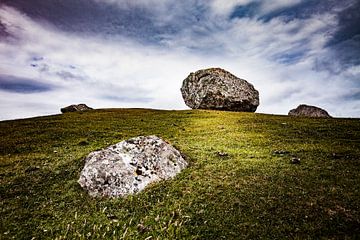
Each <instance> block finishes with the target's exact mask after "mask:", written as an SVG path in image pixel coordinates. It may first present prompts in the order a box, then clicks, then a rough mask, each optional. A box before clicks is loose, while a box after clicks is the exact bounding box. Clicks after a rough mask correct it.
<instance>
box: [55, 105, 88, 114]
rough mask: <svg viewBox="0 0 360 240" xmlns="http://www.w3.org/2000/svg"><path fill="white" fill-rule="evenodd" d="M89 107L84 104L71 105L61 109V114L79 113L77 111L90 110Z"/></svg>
mask: <svg viewBox="0 0 360 240" xmlns="http://www.w3.org/2000/svg"><path fill="white" fill-rule="evenodd" d="M91 109H92V108H91V107H88V106H87V105H86V104H83V103H80V104H77V105H76V104H73V105H70V106H67V107H64V108H61V109H60V110H61V112H62V113H67V112H79V111H86V110H91Z"/></svg>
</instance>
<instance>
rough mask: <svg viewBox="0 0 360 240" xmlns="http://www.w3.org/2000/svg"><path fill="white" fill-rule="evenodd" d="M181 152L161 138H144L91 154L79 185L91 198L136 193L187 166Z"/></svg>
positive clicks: (134, 139) (126, 141) (123, 142)
mask: <svg viewBox="0 0 360 240" xmlns="http://www.w3.org/2000/svg"><path fill="white" fill-rule="evenodd" d="M187 165H188V164H187V162H186V161H185V160H184V158H183V157H182V155H181V153H180V152H179V151H178V150H176V149H175V148H174V147H172V146H171V145H170V144H168V143H166V142H165V141H164V140H162V139H161V138H159V137H157V136H147V137H144V136H140V137H136V138H131V139H129V140H125V141H122V142H119V143H117V144H115V145H112V146H110V147H107V148H105V149H102V150H100V151H95V152H92V153H90V154H89V155H88V156H87V157H86V159H85V166H84V168H83V170H82V172H81V175H80V179H79V181H78V182H79V184H80V185H81V187H83V188H84V189H86V190H87V191H88V192H89V194H90V195H91V196H94V197H95V196H105V197H119V196H126V195H129V194H135V193H137V192H139V191H141V190H143V189H144V188H145V187H146V186H147V185H148V184H150V183H152V182H156V181H159V180H165V179H169V178H172V177H174V176H175V175H176V174H178V173H179V172H180V171H181V170H182V169H184V168H185V167H186V166H187Z"/></svg>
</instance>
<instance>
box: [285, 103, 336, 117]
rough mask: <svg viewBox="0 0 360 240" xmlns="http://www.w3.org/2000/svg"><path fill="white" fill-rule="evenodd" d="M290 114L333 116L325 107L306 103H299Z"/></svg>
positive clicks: (298, 115) (296, 115)
mask: <svg viewBox="0 0 360 240" xmlns="http://www.w3.org/2000/svg"><path fill="white" fill-rule="evenodd" d="M288 115H289V116H295V117H325V118H331V116H330V115H329V113H328V112H327V111H325V110H324V109H321V108H319V107H315V106H309V105H305V104H301V105H299V106H298V107H297V108H295V109H292V110H290V111H289V114H288Z"/></svg>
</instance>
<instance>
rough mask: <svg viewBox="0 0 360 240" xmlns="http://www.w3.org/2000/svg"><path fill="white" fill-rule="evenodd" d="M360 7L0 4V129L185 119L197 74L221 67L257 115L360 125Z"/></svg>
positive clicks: (268, 0) (308, 0) (345, 1)
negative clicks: (255, 100) (79, 120)
mask: <svg viewBox="0 0 360 240" xmlns="http://www.w3.org/2000/svg"><path fill="white" fill-rule="evenodd" d="M359 9H360V1H359V0H342V1H338V0H226V1H225V0H182V1H178V0H61V1H60V0H1V1H0V120H6V119H18V118H26V117H33V116H40V115H52V114H59V113H60V108H61V107H65V106H68V105H70V104H78V103H86V104H87V105H88V106H90V107H93V108H133V107H137V108H156V109H171V110H172V109H188V107H187V106H186V105H185V103H184V101H183V99H182V96H181V92H180V88H181V85H182V81H183V80H184V79H185V78H186V77H187V76H188V75H189V74H190V72H194V71H197V70H199V69H204V68H210V67H221V68H224V69H226V70H228V71H230V72H231V73H233V74H234V75H236V76H238V77H239V78H242V79H246V80H247V81H248V82H250V83H252V84H253V85H254V86H255V88H256V89H257V90H258V91H259V93H260V105H259V107H258V109H257V112H259V113H269V114H287V113H288V111H289V110H290V109H292V108H295V107H297V106H298V105H299V104H309V105H315V106H318V107H321V108H324V109H326V110H327V111H328V112H329V113H330V114H331V115H332V116H335V117H357V118H359V117H360V11H359Z"/></svg>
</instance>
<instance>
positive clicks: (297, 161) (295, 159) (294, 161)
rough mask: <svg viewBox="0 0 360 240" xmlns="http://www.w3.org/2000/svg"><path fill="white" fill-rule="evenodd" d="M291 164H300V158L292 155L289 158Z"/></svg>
mask: <svg viewBox="0 0 360 240" xmlns="http://www.w3.org/2000/svg"><path fill="white" fill-rule="evenodd" d="M290 163H291V164H300V158H296V157H293V158H291V160H290Z"/></svg>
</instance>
